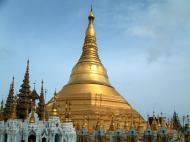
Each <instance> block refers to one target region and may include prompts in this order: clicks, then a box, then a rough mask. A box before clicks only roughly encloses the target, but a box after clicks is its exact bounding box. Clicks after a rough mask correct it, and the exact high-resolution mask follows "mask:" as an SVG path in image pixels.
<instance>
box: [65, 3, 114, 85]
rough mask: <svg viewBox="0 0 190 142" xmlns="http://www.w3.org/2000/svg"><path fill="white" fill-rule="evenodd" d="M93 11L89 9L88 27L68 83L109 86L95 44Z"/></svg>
mask: <svg viewBox="0 0 190 142" xmlns="http://www.w3.org/2000/svg"><path fill="white" fill-rule="evenodd" d="M94 19H95V16H94V12H93V10H92V7H91V10H90V13H89V16H88V21H89V22H88V27H87V29H86V33H85V39H84V44H83V51H82V54H81V57H80V59H79V61H78V63H77V64H76V65H75V66H74V68H73V70H72V73H71V76H70V80H69V83H68V84H86V83H90V84H101V85H107V86H111V85H110V83H109V79H108V75H107V71H106V69H105V68H104V66H103V64H102V63H101V61H100V58H99V55H98V47H97V44H96V31H95V27H94Z"/></svg>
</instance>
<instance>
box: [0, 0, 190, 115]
mask: <svg viewBox="0 0 190 142" xmlns="http://www.w3.org/2000/svg"><path fill="white" fill-rule="evenodd" d="M91 4H92V5H93V9H94V13H95V16H96V19H95V27H96V33H97V43H98V48H99V55H100V58H101V60H102V62H103V64H104V66H105V67H106V69H107V71H108V75H109V79H110V82H111V84H112V85H113V86H114V87H115V88H116V89H117V90H118V91H119V92H120V93H121V94H122V95H123V96H124V97H125V98H126V99H127V100H128V102H129V103H130V104H131V105H132V106H133V107H134V108H136V109H137V110H138V111H139V112H141V113H142V114H143V116H146V115H147V114H148V113H149V114H150V113H152V111H153V110H155V111H156V112H161V111H162V112H164V113H166V114H167V115H169V116H171V115H172V113H173V111H174V109H175V110H176V111H177V112H178V113H179V114H180V115H183V114H187V113H190V14H189V13H190V1H189V0H120V1H115V0H96V1H95V0H94V1H92V0H88V1H84V0H77V1H74V0H68V1H65V0H0V99H5V98H6V96H7V94H8V90H9V84H10V82H11V80H12V76H13V75H14V76H15V93H16V92H17V93H18V90H19V88H20V85H21V83H22V80H23V77H24V72H25V67H26V61H27V59H28V58H29V59H30V85H31V86H32V88H33V83H34V82H36V89H37V90H38V91H39V89H40V82H41V80H42V79H43V80H44V85H45V88H47V90H48V92H47V96H46V100H49V99H50V98H51V97H52V95H53V92H54V90H55V88H57V90H58V91H59V90H60V89H61V88H62V87H63V86H64V85H65V84H66V83H67V81H68V80H69V75H70V73H71V69H72V67H73V66H74V65H75V63H76V62H77V61H78V59H79V57H80V54H81V51H82V45H83V41H84V35H85V30H86V27H87V24H88V19H87V17H88V14H89V10H90V5H91Z"/></svg>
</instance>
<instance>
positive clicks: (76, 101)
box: [46, 8, 146, 130]
mask: <svg viewBox="0 0 190 142" xmlns="http://www.w3.org/2000/svg"><path fill="white" fill-rule="evenodd" d="M88 19H89V24H88V27H87V30H86V34H85V40H84V45H83V52H82V55H81V57H80V59H79V61H78V63H77V64H76V65H75V66H74V67H73V69H72V73H71V75H70V79H69V82H68V83H67V84H66V85H65V86H64V87H63V88H62V90H60V91H59V92H58V93H57V95H56V103H57V104H58V105H59V106H60V108H59V116H61V117H64V114H65V112H64V110H65V104H66V103H65V102H66V101H67V100H69V101H70V103H71V110H70V111H71V119H72V120H71V121H73V122H74V123H75V124H79V125H80V126H81V127H82V124H83V121H84V118H83V116H84V114H86V115H88V116H89V117H88V125H89V126H88V127H89V129H90V130H92V129H94V128H95V126H96V124H97V121H100V120H101V121H102V122H103V124H104V128H106V129H109V125H110V122H111V117H110V115H112V114H114V115H116V117H117V118H118V119H119V120H120V125H121V126H122V127H123V126H124V122H125V121H126V120H125V119H124V118H127V121H128V122H129V123H130V121H131V113H133V118H134V120H133V121H138V120H139V117H140V119H141V122H142V123H144V124H145V125H146V123H145V121H144V119H143V117H142V116H140V114H139V113H138V112H137V111H136V110H134V109H133V108H132V106H131V105H130V104H129V103H128V102H127V100H125V98H123V97H122V96H121V95H120V94H119V93H118V92H117V91H116V89H115V88H114V87H113V86H112V85H111V84H110V82H109V79H108V75H107V71H106V69H105V67H104V66H103V64H102V63H101V61H100V58H99V56H98V48H97V44H96V32H95V28H94V19H95V16H94V13H93V11H92V8H91V10H90V14H89V17H88ZM52 107H53V99H51V100H50V101H49V102H48V103H47V105H46V108H47V111H49V112H51V110H52V109H51V108H52ZM99 117H100V118H99Z"/></svg>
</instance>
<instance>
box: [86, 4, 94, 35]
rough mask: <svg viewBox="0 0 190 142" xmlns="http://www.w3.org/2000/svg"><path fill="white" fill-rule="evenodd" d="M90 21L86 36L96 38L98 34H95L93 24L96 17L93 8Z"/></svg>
mask: <svg viewBox="0 0 190 142" xmlns="http://www.w3.org/2000/svg"><path fill="white" fill-rule="evenodd" d="M88 19H89V24H88V28H87V30H86V36H93V37H95V36H96V32H95V29H94V24H93V22H94V19H95V16H94V12H93V10H92V7H91V9H90V14H89V16H88Z"/></svg>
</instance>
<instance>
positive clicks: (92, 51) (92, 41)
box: [79, 7, 101, 63]
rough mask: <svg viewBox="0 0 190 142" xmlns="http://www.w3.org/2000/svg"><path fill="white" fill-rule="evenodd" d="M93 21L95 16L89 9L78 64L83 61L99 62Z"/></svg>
mask: <svg viewBox="0 0 190 142" xmlns="http://www.w3.org/2000/svg"><path fill="white" fill-rule="evenodd" d="M94 19H95V16H94V12H93V10H92V7H91V10H90V14H89V16H88V20H89V23H88V27H87V29H86V34H85V40H84V45H83V52H82V55H81V58H80V60H79V62H84V61H89V62H96V63H100V62H101V61H100V59H99V56H98V48H97V44H96V31H95V27H94Z"/></svg>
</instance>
